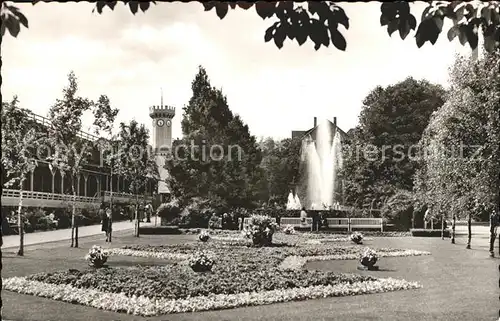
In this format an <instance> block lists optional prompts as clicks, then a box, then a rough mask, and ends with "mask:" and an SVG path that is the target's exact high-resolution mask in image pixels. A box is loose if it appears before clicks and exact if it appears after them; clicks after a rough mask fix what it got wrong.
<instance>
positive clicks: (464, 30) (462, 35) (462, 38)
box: [458, 25, 468, 46]
mask: <svg viewBox="0 0 500 321" xmlns="http://www.w3.org/2000/svg"><path fill="white" fill-rule="evenodd" d="M467 28H468V26H467V25H460V26H459V31H460V33H459V34H458V40H459V41H460V43H461V44H462V46H463V45H465V44H466V43H467Z"/></svg>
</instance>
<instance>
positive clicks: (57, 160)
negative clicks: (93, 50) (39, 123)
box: [47, 72, 93, 247]
mask: <svg viewBox="0 0 500 321" xmlns="http://www.w3.org/2000/svg"><path fill="white" fill-rule="evenodd" d="M68 82H69V83H68V86H67V87H66V88H64V89H63V97H62V99H57V100H56V102H55V103H54V105H53V106H52V107H51V108H50V110H49V117H48V118H49V120H50V122H51V125H50V126H49V128H48V134H49V135H48V138H47V140H48V142H49V143H50V144H51V146H52V147H53V148H54V149H53V150H54V153H53V154H52V155H51V156H50V157H49V160H50V161H51V165H52V166H53V167H54V168H57V169H59V171H60V173H61V176H63V179H64V176H66V175H69V178H70V182H71V194H72V195H73V202H72V213H71V247H73V246H74V247H78V228H77V222H76V207H75V206H76V204H75V203H76V190H77V189H76V183H77V177H79V176H80V173H81V170H82V168H83V165H84V164H85V163H86V162H87V160H88V157H89V154H90V151H91V148H90V147H91V144H92V142H90V141H88V140H86V139H82V138H80V137H78V133H79V132H80V131H81V129H82V122H81V117H82V115H83V113H84V112H85V111H87V110H89V109H91V107H92V106H93V103H92V101H90V100H89V99H87V98H83V97H80V96H77V91H78V82H77V78H76V76H75V74H74V73H73V72H70V73H69V75H68ZM61 192H62V193H64V191H61ZM75 228H76V229H75Z"/></svg>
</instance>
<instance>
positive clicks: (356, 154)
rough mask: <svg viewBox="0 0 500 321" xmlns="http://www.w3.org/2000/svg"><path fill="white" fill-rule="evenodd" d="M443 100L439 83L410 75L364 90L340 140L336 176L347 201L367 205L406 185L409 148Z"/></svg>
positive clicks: (413, 161)
mask: <svg viewBox="0 0 500 321" xmlns="http://www.w3.org/2000/svg"><path fill="white" fill-rule="evenodd" d="M445 100H446V92H445V90H444V89H443V88H442V87H441V86H440V85H435V84H431V83H429V82H428V81H425V80H422V81H417V80H415V79H413V78H407V79H406V80H404V81H402V82H399V83H397V84H395V85H392V86H388V87H386V88H383V87H380V86H378V87H376V88H375V89H373V90H372V91H371V92H370V93H369V94H368V96H367V97H366V98H365V99H364V101H363V108H362V110H361V114H360V116H359V125H358V126H357V127H356V128H355V130H354V131H353V132H354V137H353V138H352V139H351V140H350V141H349V142H348V144H347V145H346V147H347V148H348V152H347V153H346V155H347V156H346V160H345V162H344V170H343V174H342V175H343V176H344V177H346V196H347V201H348V202H349V203H351V204H353V205H361V204H364V205H365V206H368V205H370V206H371V205H372V203H373V201H376V202H377V201H379V202H382V203H383V202H385V201H384V200H387V199H388V197H390V196H392V195H394V193H395V192H396V191H398V190H406V191H411V190H412V188H413V176H414V174H415V170H416V168H417V166H418V158H417V156H418V155H417V153H416V152H417V151H418V150H417V149H416V148H415V147H416V146H417V144H418V142H419V140H420V138H421V135H422V132H423V131H424V129H425V127H426V126H427V124H428V122H429V118H430V116H431V114H432V113H433V112H434V111H436V110H437V109H438V108H439V107H440V106H442V105H443V103H444V101H445ZM379 205H382V204H379Z"/></svg>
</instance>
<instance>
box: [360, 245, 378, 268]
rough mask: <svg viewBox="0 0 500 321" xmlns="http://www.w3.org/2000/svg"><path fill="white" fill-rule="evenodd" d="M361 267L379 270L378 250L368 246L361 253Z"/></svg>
mask: <svg viewBox="0 0 500 321" xmlns="http://www.w3.org/2000/svg"><path fill="white" fill-rule="evenodd" d="M359 261H360V263H361V266H360V269H362V270H378V266H376V265H375V263H377V261H378V255H377V252H375V251H374V250H372V249H370V248H366V249H365V250H364V251H363V252H361V255H360V260H359Z"/></svg>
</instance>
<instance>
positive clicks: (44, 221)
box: [34, 216, 55, 231]
mask: <svg viewBox="0 0 500 321" xmlns="http://www.w3.org/2000/svg"><path fill="white" fill-rule="evenodd" d="M53 228H55V225H54V222H52V220H51V219H50V218H49V217H48V216H43V217H40V218H39V219H38V221H37V222H36V224H35V226H34V229H35V230H37V231H48V230H51V229H53Z"/></svg>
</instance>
